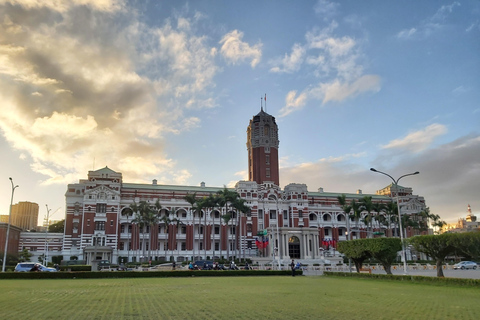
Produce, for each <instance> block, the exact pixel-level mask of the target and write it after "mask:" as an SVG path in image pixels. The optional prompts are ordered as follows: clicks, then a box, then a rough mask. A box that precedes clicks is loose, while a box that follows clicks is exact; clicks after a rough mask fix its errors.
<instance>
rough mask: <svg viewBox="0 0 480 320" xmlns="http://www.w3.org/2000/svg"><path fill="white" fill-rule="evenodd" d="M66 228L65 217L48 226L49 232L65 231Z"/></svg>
mask: <svg viewBox="0 0 480 320" xmlns="http://www.w3.org/2000/svg"><path fill="white" fill-rule="evenodd" d="M64 230H65V219H63V220H60V221H58V222H55V223H52V224H51V225H50V226H48V232H52V233H63V232H64Z"/></svg>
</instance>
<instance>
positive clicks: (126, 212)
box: [121, 208, 133, 263]
mask: <svg viewBox="0 0 480 320" xmlns="http://www.w3.org/2000/svg"><path fill="white" fill-rule="evenodd" d="M121 214H122V216H126V217H127V235H128V241H127V263H129V262H130V238H131V237H132V234H131V233H130V234H129V233H128V231H129V230H130V228H129V227H130V224H129V223H128V218H129V217H131V216H133V211H132V209H131V208H125V209H124V210H122V213H121Z"/></svg>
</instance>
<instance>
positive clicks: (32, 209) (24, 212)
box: [11, 201, 38, 230]
mask: <svg viewBox="0 0 480 320" xmlns="http://www.w3.org/2000/svg"><path fill="white" fill-rule="evenodd" d="M11 214H12V217H11V219H12V220H11V223H12V224H13V225H14V226H17V227H19V228H21V229H23V230H32V229H36V228H37V224H38V223H37V222H38V204H37V203H34V202H28V201H21V202H19V203H17V204H14V205H13V206H12V213H11Z"/></svg>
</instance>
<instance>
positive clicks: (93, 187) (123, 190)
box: [62, 109, 425, 263]
mask: <svg viewBox="0 0 480 320" xmlns="http://www.w3.org/2000/svg"><path fill="white" fill-rule="evenodd" d="M278 146H279V140H278V127H277V124H276V122H275V118H274V117H272V116H271V115H269V114H267V113H266V112H264V111H263V109H262V110H261V111H260V113H258V114H257V115H256V116H254V117H253V118H252V120H250V124H249V126H248V129H247V151H248V166H249V168H248V169H249V181H239V182H238V183H237V184H236V185H235V187H234V188H231V189H229V190H230V191H236V192H237V193H238V194H239V195H240V197H241V198H242V199H244V200H245V204H246V205H247V206H248V207H249V209H250V210H249V212H248V213H246V214H242V213H240V212H237V211H235V210H234V209H232V208H231V207H228V206H227V207H216V208H203V209H202V210H201V211H200V212H197V211H196V210H192V206H191V205H190V204H189V203H188V202H187V201H186V200H185V197H186V196H187V195H193V194H195V195H196V197H197V198H198V199H200V198H203V197H208V196H209V195H214V194H217V193H218V192H219V191H222V190H223V187H222V188H220V187H207V186H205V184H204V183H202V184H200V185H199V186H174V185H160V184H157V181H156V180H153V181H152V183H151V184H135V183H128V182H125V181H123V177H122V174H121V173H120V172H116V171H114V170H112V169H110V168H108V167H105V168H102V169H100V170H96V171H89V172H88V175H87V179H82V180H79V182H78V183H75V184H70V185H68V189H67V192H66V194H65V197H66V214H65V234H64V236H63V246H62V254H63V256H64V259H66V260H68V259H69V258H71V257H77V258H78V259H83V260H86V261H87V263H92V261H95V260H110V261H112V262H115V263H120V262H126V261H129V262H138V261H150V260H157V261H165V260H167V261H172V260H175V261H185V260H198V259H205V258H208V259H212V258H213V259H218V258H221V257H223V258H229V257H232V256H235V257H237V258H240V257H248V258H261V257H263V258H264V259H271V260H277V261H278V262H279V263H280V262H282V263H284V262H285V261H286V260H289V259H292V258H293V259H299V260H313V261H314V260H317V259H321V258H322V257H323V255H324V252H325V251H328V250H330V249H334V248H335V247H336V243H337V242H338V241H344V240H346V239H347V231H350V237H349V238H351V239H354V238H366V237H372V236H373V234H374V233H377V234H387V235H388V234H392V229H395V228H396V225H395V223H394V222H391V223H385V221H390V220H388V219H387V218H385V219H383V220H382V221H383V223H380V222H378V223H370V224H369V225H366V224H365V223H364V222H362V218H364V217H365V216H366V215H367V214H368V213H367V212H363V213H362V214H361V218H360V219H358V220H354V219H352V218H350V221H349V223H347V219H349V215H348V214H346V213H345V212H343V211H342V208H341V206H340V205H339V203H338V197H339V196H341V195H342V194H340V193H329V192H324V191H323V189H322V188H320V189H319V190H317V191H314V192H312V191H308V188H307V185H305V184H294V183H292V184H289V185H287V186H285V187H284V188H283V189H281V188H280V186H279V165H278ZM398 192H399V196H400V199H399V202H400V205H401V207H402V213H414V212H420V211H421V210H423V209H424V208H425V200H424V199H423V197H420V196H415V195H413V192H412V190H411V188H405V187H401V189H400V190H399V191H398ZM395 195H396V193H394V192H392V190H391V186H387V187H386V188H384V189H382V190H379V191H378V192H377V194H371V195H366V194H362V192H361V191H360V190H359V191H358V192H357V193H354V194H345V196H346V199H347V201H352V200H355V201H357V202H358V201H360V200H361V199H362V198H363V197H365V196H369V197H371V198H372V201H373V202H379V203H384V204H387V203H389V202H391V201H392V200H393V197H394V196H395ZM140 201H147V202H149V203H151V204H152V206H153V205H154V204H155V203H157V201H158V203H160V205H161V207H162V209H161V210H159V211H158V212H157V213H158V215H157V222H156V223H155V224H153V225H147V226H143V227H141V226H140V225H139V224H137V223H136V221H135V219H134V218H135V213H134V212H132V209H131V205H132V204H134V203H139V202H140ZM227 214H228V215H229V216H230V217H231V218H230V219H229V220H228V219H224V218H222V217H225V215H227ZM377 214H378V215H385V214H384V213H382V212H380V213H377ZM393 234H398V231H397V233H393Z"/></svg>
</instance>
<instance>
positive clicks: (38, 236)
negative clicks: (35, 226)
mask: <svg viewBox="0 0 480 320" xmlns="http://www.w3.org/2000/svg"><path fill="white" fill-rule="evenodd" d="M62 247H63V233H53V232H49V233H45V232H26V231H24V232H21V233H20V242H19V243H18V251H22V250H23V249H27V250H28V251H29V252H30V253H31V254H32V257H31V258H30V261H34V262H37V261H38V258H39V257H42V262H43V257H44V256H45V253H46V252H47V249H48V254H47V255H46V256H47V262H52V256H60V255H62Z"/></svg>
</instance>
